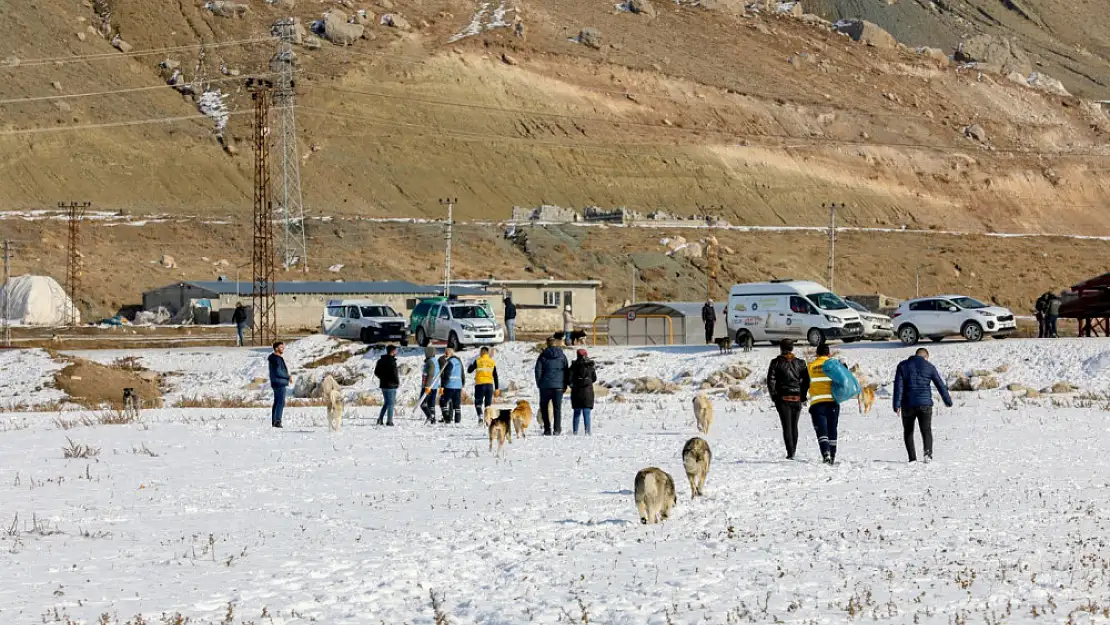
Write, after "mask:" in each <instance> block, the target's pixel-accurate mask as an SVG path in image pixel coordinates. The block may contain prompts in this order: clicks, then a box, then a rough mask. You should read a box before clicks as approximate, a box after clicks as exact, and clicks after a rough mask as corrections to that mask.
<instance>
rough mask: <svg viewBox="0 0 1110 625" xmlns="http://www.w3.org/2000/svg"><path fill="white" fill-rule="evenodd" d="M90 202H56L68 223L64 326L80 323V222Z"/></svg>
mask: <svg viewBox="0 0 1110 625" xmlns="http://www.w3.org/2000/svg"><path fill="white" fill-rule="evenodd" d="M90 206H92V203H91V202H70V203H68V204H66V203H65V202H58V208H60V209H62V210H65V211H66V217H67V219H68V221H69V241H68V244H67V246H66V296H67V297H68V301H67V302H66V304H65V319H64V320H63V323H64V324H65V325H69V324H78V323H80V314H79V312H78V309H77V299H78V298H79V297H80V296H81V269H82V267H81V265H82V263H81V220H82V219H83V218H84V216H85V211H87V210H88V208H89V207H90Z"/></svg>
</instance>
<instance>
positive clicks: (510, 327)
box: [505, 319, 516, 341]
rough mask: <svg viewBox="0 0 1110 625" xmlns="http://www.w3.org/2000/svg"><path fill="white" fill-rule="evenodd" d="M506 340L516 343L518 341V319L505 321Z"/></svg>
mask: <svg viewBox="0 0 1110 625" xmlns="http://www.w3.org/2000/svg"><path fill="white" fill-rule="evenodd" d="M505 340H506V341H515V340H516V319H506V320H505Z"/></svg>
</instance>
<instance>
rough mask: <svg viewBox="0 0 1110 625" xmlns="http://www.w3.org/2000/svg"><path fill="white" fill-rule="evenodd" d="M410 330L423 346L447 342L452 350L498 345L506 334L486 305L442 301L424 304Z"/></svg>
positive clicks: (414, 310)
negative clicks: (435, 342)
mask: <svg viewBox="0 0 1110 625" xmlns="http://www.w3.org/2000/svg"><path fill="white" fill-rule="evenodd" d="M409 324H410V325H409V330H410V332H411V333H412V335H413V336H414V337H415V338H416V342H417V344H418V345H420V346H426V345H428V344H429V343H431V342H432V341H444V342H446V343H447V346H448V347H451V348H452V349H456V350H458V349H462V348H464V347H466V346H470V345H499V344H501V343H503V342H504V341H505V331H504V330H503V329H502V328H501V325H500V324H499V323H498V322H497V319H496V318H495V317H494V314H493V311H492V310H491V309H490V307H489V306H488V305H486V304H485V303H484V302H463V301H457V300H447V299H444V298H442V297H437V298H432V299H425V300H421V301H420V302H419V303H418V304H417V305H416V308H414V309H413V311H412V315H411V316H410V319H409Z"/></svg>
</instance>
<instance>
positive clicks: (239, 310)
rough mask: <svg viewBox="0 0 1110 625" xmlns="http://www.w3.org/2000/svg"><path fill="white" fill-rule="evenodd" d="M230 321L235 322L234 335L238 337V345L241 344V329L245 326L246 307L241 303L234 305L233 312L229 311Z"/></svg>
mask: <svg viewBox="0 0 1110 625" xmlns="http://www.w3.org/2000/svg"><path fill="white" fill-rule="evenodd" d="M231 322H232V323H234V324H235V335H236V336H237V337H238V338H239V342H238V346H239V347H242V346H243V330H245V329H246V327H247V309H246V308H243V303H242V302H239V303H238V304H236V305H235V312H233V313H231Z"/></svg>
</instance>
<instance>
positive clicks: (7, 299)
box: [0, 239, 12, 347]
mask: <svg viewBox="0 0 1110 625" xmlns="http://www.w3.org/2000/svg"><path fill="white" fill-rule="evenodd" d="M11 259H12V241H11V239H4V306H3V313H2V314H3V315H4V319H3V323H2V324H0V334H2V336H0V340H2V341H3V343H4V347H11V346H12V326H11V317H12V307H11V299H12V298H11V294H10V291H9V289H8V285H9V284H11V279H12V270H11Z"/></svg>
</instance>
